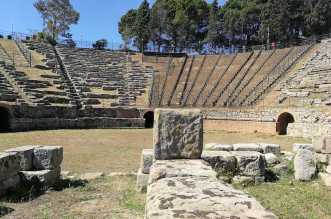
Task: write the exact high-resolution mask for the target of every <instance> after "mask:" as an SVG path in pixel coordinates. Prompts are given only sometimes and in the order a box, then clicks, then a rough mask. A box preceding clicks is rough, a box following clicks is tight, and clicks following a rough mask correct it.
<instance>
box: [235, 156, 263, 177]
mask: <svg viewBox="0 0 331 219" xmlns="http://www.w3.org/2000/svg"><path fill="white" fill-rule="evenodd" d="M232 154H233V155H234V156H235V157H236V159H237V165H238V171H239V175H242V176H264V174H265V169H266V161H265V158H264V155H263V154H261V153H259V152H255V151H234V152H232Z"/></svg>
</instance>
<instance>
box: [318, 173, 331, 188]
mask: <svg viewBox="0 0 331 219" xmlns="http://www.w3.org/2000/svg"><path fill="white" fill-rule="evenodd" d="M318 176H319V177H320V179H321V182H322V184H323V185H325V186H327V187H331V174H328V173H319V174H318Z"/></svg>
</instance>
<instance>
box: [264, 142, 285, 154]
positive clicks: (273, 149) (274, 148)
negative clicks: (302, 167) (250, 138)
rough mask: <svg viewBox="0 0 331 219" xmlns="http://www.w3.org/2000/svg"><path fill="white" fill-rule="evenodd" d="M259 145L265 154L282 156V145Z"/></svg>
mask: <svg viewBox="0 0 331 219" xmlns="http://www.w3.org/2000/svg"><path fill="white" fill-rule="evenodd" d="M259 145H260V147H261V148H262V150H263V153H264V154H268V153H273V154H275V155H277V156H278V155H280V145H278V144H269V143H260V144H259Z"/></svg>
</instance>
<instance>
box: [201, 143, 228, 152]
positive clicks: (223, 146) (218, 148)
mask: <svg viewBox="0 0 331 219" xmlns="http://www.w3.org/2000/svg"><path fill="white" fill-rule="evenodd" d="M204 150H209V151H233V145H230V144H217V143H209V144H206V145H205V147H204Z"/></svg>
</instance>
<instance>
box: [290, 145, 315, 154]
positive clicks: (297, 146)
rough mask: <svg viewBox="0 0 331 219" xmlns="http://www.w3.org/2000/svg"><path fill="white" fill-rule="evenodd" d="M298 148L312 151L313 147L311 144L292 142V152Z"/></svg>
mask: <svg viewBox="0 0 331 219" xmlns="http://www.w3.org/2000/svg"><path fill="white" fill-rule="evenodd" d="M299 149H306V150H310V151H314V147H313V145H312V144H293V152H294V153H296V152H298V150H299Z"/></svg>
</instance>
